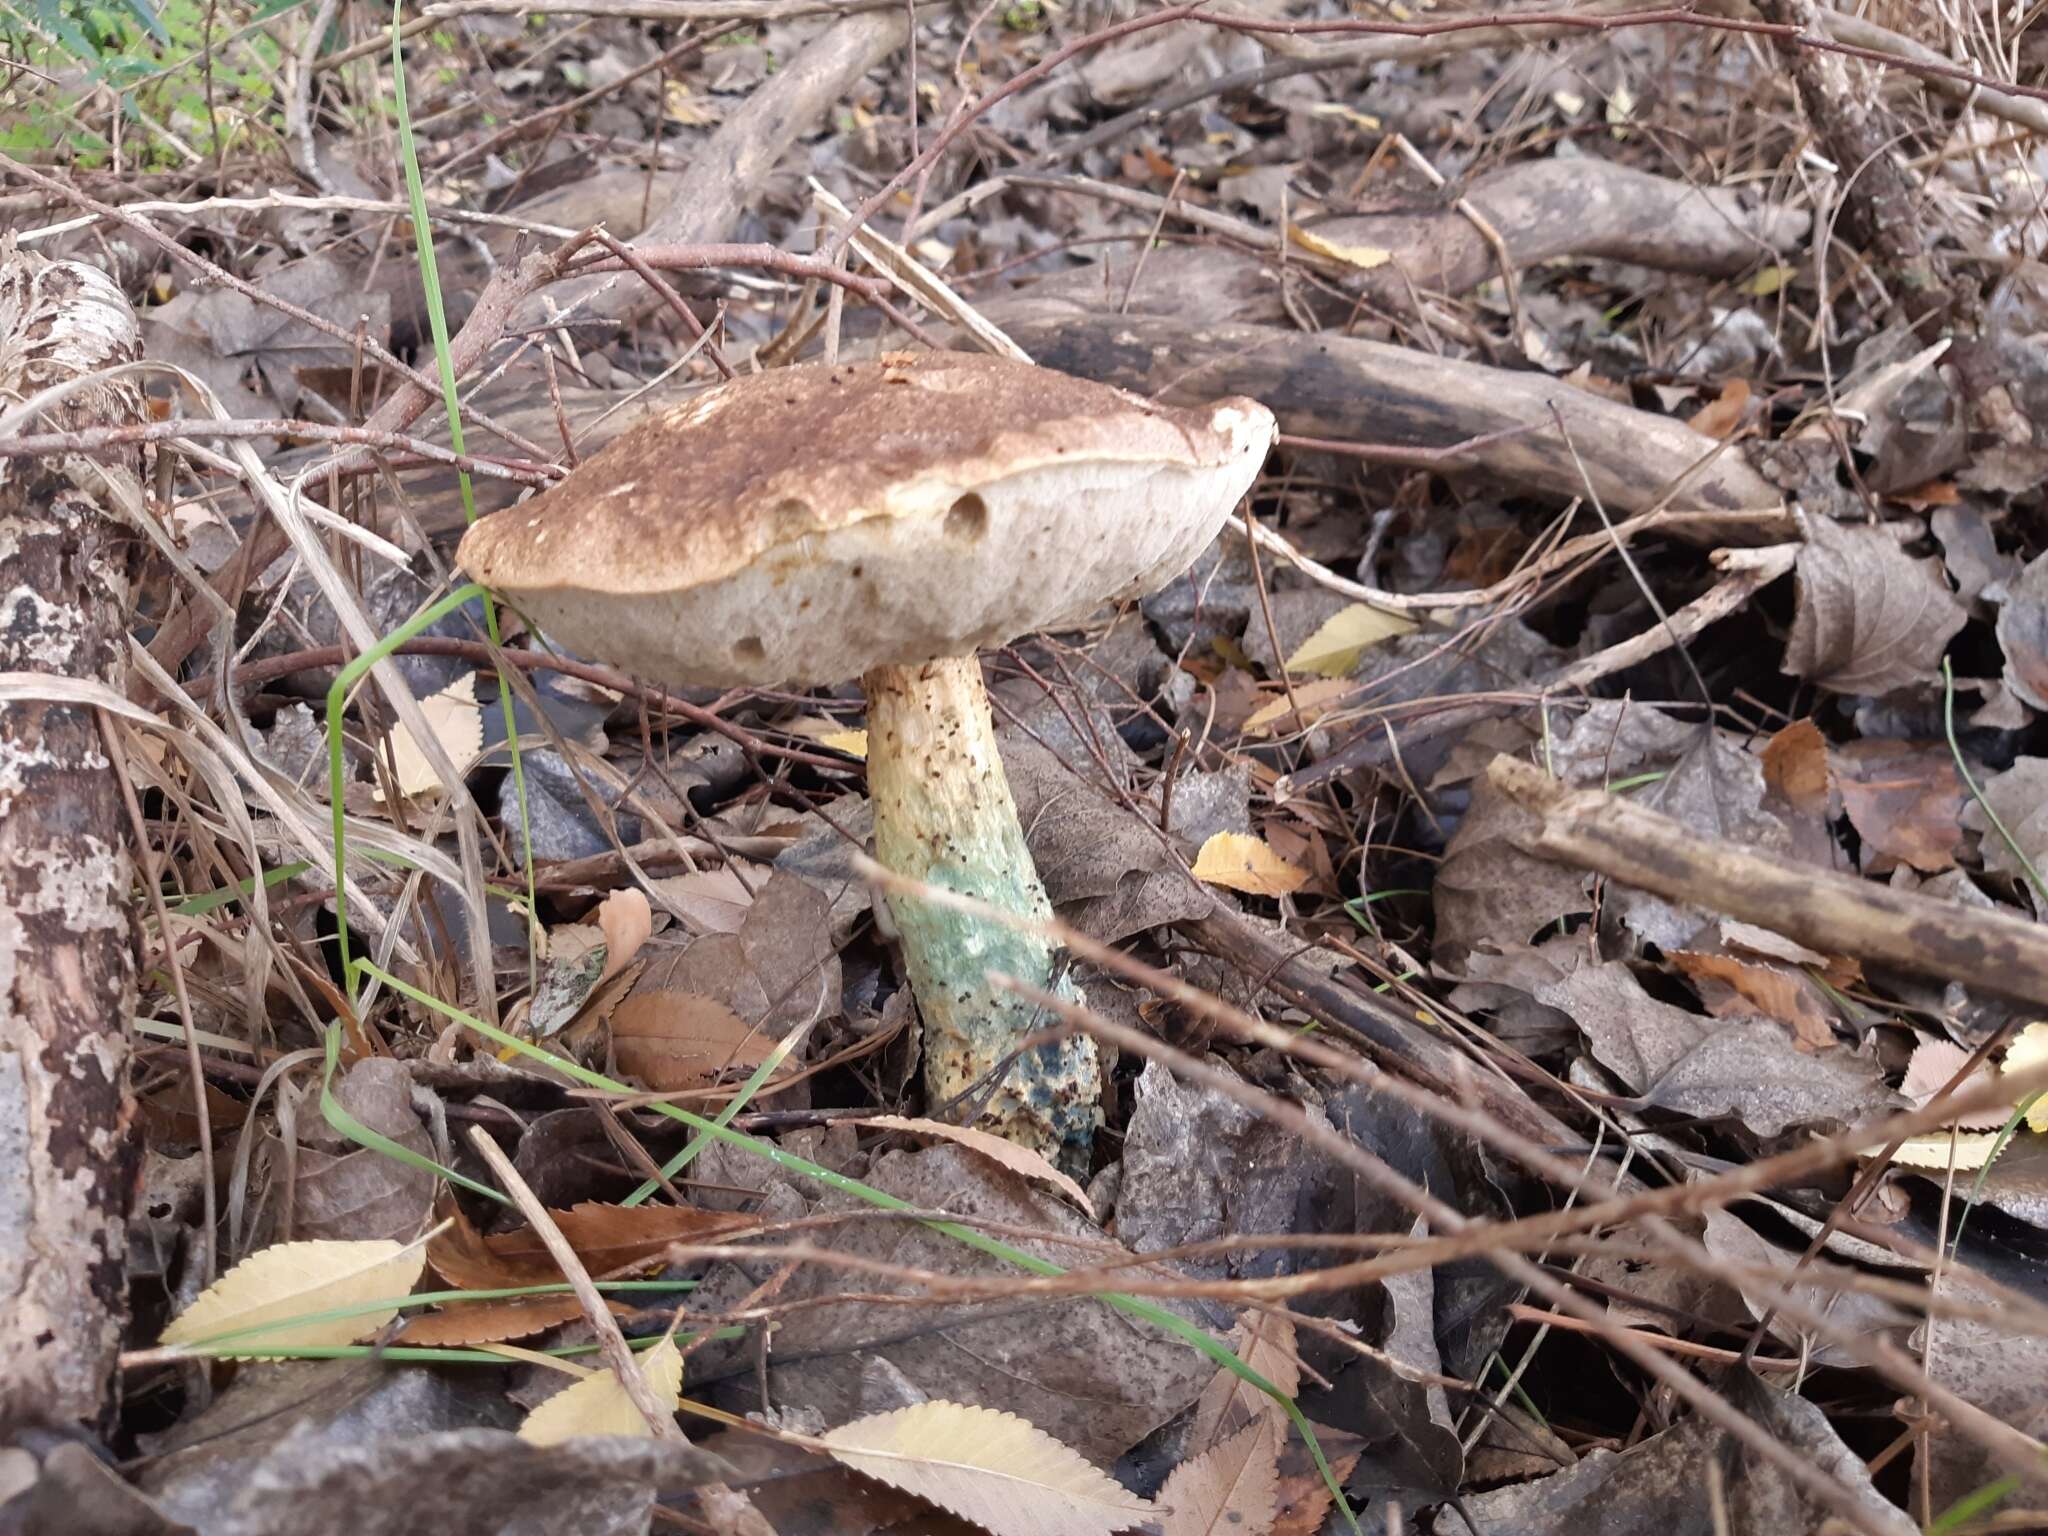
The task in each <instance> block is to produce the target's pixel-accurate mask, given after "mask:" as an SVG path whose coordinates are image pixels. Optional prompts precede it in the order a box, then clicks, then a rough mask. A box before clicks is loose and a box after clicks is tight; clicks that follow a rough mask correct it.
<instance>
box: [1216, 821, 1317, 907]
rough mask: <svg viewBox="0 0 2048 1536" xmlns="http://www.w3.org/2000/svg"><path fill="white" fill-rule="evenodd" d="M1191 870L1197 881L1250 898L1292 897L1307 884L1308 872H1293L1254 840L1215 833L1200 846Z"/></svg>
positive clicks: (1293, 869)
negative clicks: (1224, 888) (1239, 892)
mask: <svg viewBox="0 0 2048 1536" xmlns="http://www.w3.org/2000/svg"><path fill="white" fill-rule="evenodd" d="M1194 870H1195V878H1196V879H1197V880H1206V881H1208V883H1209V884H1211V885H1221V886H1227V887H1228V888H1229V889H1231V890H1233V891H1243V892H1245V893H1246V894H1247V895H1251V896H1287V895H1291V894H1292V893H1293V892H1295V891H1298V890H1300V889H1301V888H1302V886H1303V885H1305V884H1306V883H1307V881H1308V871H1307V870H1305V869H1296V868H1295V867H1294V866H1293V865H1292V864H1290V863H1288V862H1287V861H1286V860H1285V859H1283V858H1281V857H1280V855H1279V854H1277V853H1275V852H1274V851H1273V850H1272V849H1271V848H1268V847H1267V846H1266V845H1265V844H1264V843H1262V842H1260V841H1259V840H1258V839H1257V838H1256V837H1247V836H1246V835H1245V834H1244V833H1242V832H1218V833H1217V834H1216V835H1215V836H1214V837H1212V838H1210V839H1209V841H1207V842H1206V843H1204V844H1202V851H1201V852H1200V853H1199V854H1197V855H1196V856H1195V864H1194Z"/></svg>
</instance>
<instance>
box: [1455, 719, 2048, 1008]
mask: <svg viewBox="0 0 2048 1536" xmlns="http://www.w3.org/2000/svg"><path fill="white" fill-rule="evenodd" d="M1486 776H1487V779H1488V780H1489V782H1491V783H1492V785H1493V787H1494V788H1495V789H1497V790H1499V791H1500V792H1501V793H1502V794H1504V795H1506V796H1507V797H1508V798H1509V799H1510V800H1512V801H1513V802H1514V803H1515V804H1516V805H1518V806H1520V807H1521V808H1522V809H1523V810H1524V811H1527V812H1529V813H1530V820H1529V824H1528V825H1527V826H1526V827H1525V828H1523V829H1521V830H1520V831H1519V832H1518V833H1517V835H1516V842H1517V843H1518V844H1519V845H1520V846H1521V847H1522V848H1523V849H1525V850H1526V851H1527V852H1529V853H1532V854H1534V855H1536V856H1537V857H1538V858H1543V859H1549V860H1551V861H1552V862H1553V863H1559V864H1569V865H1572V866H1574V867H1576V868H1579V869H1589V870H1592V871H1594V872H1595V873H1597V874H1601V875H1605V876H1606V877H1607V878H1609V879H1610V880H1618V881H1620V882H1621V883H1622V884H1624V885H1632V886H1634V887H1636V888H1637V889H1639V890H1644V891H1648V892H1650V893H1651V894H1652V895H1655V896H1662V897H1664V898H1665V899H1666V900H1667V901H1678V902H1684V903H1686V904H1688V905H1690V906H1695V907H1701V908H1704V909H1705V910H1707V911H1709V912H1717V913H1720V914H1721V915H1723V916H1725V917H1733V918H1737V919H1739V920H1740V921H1742V922H1745V923H1755V924H1756V925H1757V926H1758V927H1761V928H1768V929H1770V930H1771V931H1772V932H1773V933H1780V934H1783V935H1784V936H1785V937H1786V938H1788V939H1794V940H1797V941H1798V942H1799V943H1801V944H1805V945H1808V946H1810V947H1812V948H1814V949H1817V950H1819V951H1821V952H1822V953H1823V954H1835V955H1849V956H1852V957H1854V958H1856V959H1858V960H1878V961H1882V962H1884V963H1886V964H1889V965H1896V966H1900V967H1902V968H1903V969H1906V970H1910V971H1918V972H1920V973H1922V974H1924V975H1929V976H1939V977H1943V978H1945V979H1949V980H1953V981H1960V982H1963V983H1965V984H1966V985H1968V986H1972V987H1981V988H1983V989H1985V990H1986V991H1990V992H1997V993H2001V994H2003V995H2004V996H2006V997H2018V998H2024V999H2026V1000H2027V1001H2028V1002H2031V1003H2039V1004H2042V1005H2044V1006H2048V927H2043V926H2042V925H2041V924H2039V923H2030V922H2027V921H2025V920H2023V919H2021V918H2017V917H2012V916H2009V915H2007V914H2006V913H2004V912H1988V911H1978V910H1976V909H1974V908H1970V907H1965V906H1961V905H1959V904H1957V903H1955V902H1950V901H1939V900H1936V899H1935V898H1933V897H1931V896H1919V895H1915V894H1913V893H1912V892H1910V891H1895V890H1892V889H1890V888H1888V887H1886V886H1882V885H1878V884H1876V883H1875V882H1873V881H1869V880H1856V879H1851V878H1850V877H1848V876H1846V875H1837V874H1831V873H1829V872H1828V871H1826V870H1821V869H1811V868H1807V867H1805V866H1803V865H1799V864H1794V863H1792V862H1790V861H1789V860H1786V859H1779V858H1773V857H1771V856H1769V855H1766V854H1761V853H1750V852H1748V851H1746V850H1744V849H1742V848H1738V847H1736V846H1734V845H1733V844H1731V843H1724V842H1719V841H1716V840H1715V839H1713V838H1708V837H1702V836H1700V835H1699V834H1698V833H1696V832H1693V831H1691V830H1689V829H1688V828H1686V827H1685V826H1683V825H1681V824H1680V823H1678V822H1676V821H1674V820H1672V819H1671V818H1670V817H1669V816H1664V815H1661V814H1659V813H1658V812H1656V811H1653V810H1650V809H1649V808H1648V807H1646V806H1642V805H1637V804H1634V803H1633V802H1631V801H1628V800H1624V799H1622V798H1621V797H1620V796H1618V795H1610V794H1607V793H1605V792H1604V791H1602V790H1597V789H1572V788H1570V787H1569V786H1567V785H1564V784H1561V783H1559V782H1558V781H1557V780H1555V779H1553V778H1551V777H1550V775H1548V774H1546V773H1545V772H1544V771H1543V770H1542V769H1540V768H1536V767H1533V766H1531V765H1530V764H1528V763H1525V762H1522V761H1521V760H1520V759H1518V758H1513V757H1506V756H1502V757H1497V758H1495V759H1494V760H1493V763H1492V765H1491V766H1490V767H1489V768H1488V769H1487V772H1486Z"/></svg>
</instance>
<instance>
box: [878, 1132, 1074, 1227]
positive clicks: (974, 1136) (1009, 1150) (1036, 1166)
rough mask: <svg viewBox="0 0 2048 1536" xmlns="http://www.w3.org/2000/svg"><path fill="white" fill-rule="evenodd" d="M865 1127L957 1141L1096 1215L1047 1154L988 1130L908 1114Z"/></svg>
mask: <svg viewBox="0 0 2048 1536" xmlns="http://www.w3.org/2000/svg"><path fill="white" fill-rule="evenodd" d="M862 1124H863V1125H865V1126H867V1127H868V1128H870V1129H873V1130H878V1131H909V1132H912V1133H913V1134H915V1135H919V1136H937V1137H939V1138H941V1139H942V1140H945V1141H952V1142H957V1143H959V1144H960V1145H961V1146H963V1147H967V1148H969V1149H971V1150H972V1151H975V1152H979V1153H980V1154H981V1155H982V1156H983V1157H986V1158H988V1159H989V1160H990V1161H991V1162H997V1163H1001V1164H1002V1165H1003V1166H1004V1167H1005V1168H1007V1169H1009V1170H1010V1172H1012V1173H1016V1174H1021V1175H1023V1176H1024V1177H1025V1178H1027V1179H1035V1180H1036V1181H1038V1182H1039V1183H1041V1184H1050V1185H1051V1186H1052V1187H1053V1188H1054V1189H1056V1190H1058V1191H1059V1192H1060V1193H1061V1194H1063V1195H1065V1196H1066V1197H1067V1198H1068V1199H1069V1200H1071V1201H1073V1202H1074V1204H1075V1205H1077V1206H1079V1207H1080V1208H1081V1209H1082V1210H1084V1211H1086V1212H1087V1213H1088V1214H1089V1215H1091V1216H1092V1215H1094V1214H1095V1207H1094V1206H1092V1205H1091V1204H1089V1201H1088V1191H1087V1190H1085V1189H1083V1188H1082V1187H1081V1186H1080V1185H1079V1184H1076V1183H1075V1182H1074V1181H1073V1179H1071V1178H1069V1177H1068V1176H1067V1175H1066V1174H1064V1173H1061V1172H1060V1171H1059V1169H1057V1168H1055V1167H1053V1165H1052V1164H1051V1163H1049V1162H1047V1161H1046V1160H1045V1157H1044V1154H1042V1153H1038V1152H1034V1151H1032V1150H1031V1148H1029V1147H1021V1146H1019V1145H1018V1144H1017V1143H1016V1142H1014V1141H1006V1140H1004V1139H1003V1138H1002V1137H1001V1136H995V1135H991V1134H990V1133H989V1132H987V1131H977V1130H976V1129H975V1128H974V1127H973V1126H971V1125H947V1124H946V1123H945V1122H944V1121H942V1120H917V1119H912V1118H911V1117H910V1116H908V1115H876V1116H875V1117H874V1118H873V1119H871V1120H866V1121H863V1122H862Z"/></svg>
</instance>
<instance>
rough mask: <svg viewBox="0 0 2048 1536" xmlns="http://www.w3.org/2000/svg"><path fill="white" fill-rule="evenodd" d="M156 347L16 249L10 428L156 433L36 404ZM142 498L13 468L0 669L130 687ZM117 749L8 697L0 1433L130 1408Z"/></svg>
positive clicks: (117, 306)
mask: <svg viewBox="0 0 2048 1536" xmlns="http://www.w3.org/2000/svg"><path fill="white" fill-rule="evenodd" d="M140 350H141V346H140V341H139V337H138V333H137V329H136V323H135V315H134V312H133V311H132V310H131V309H130V308H129V307H128V301H127V300H126V299H125V298H124V297H123V296H122V294H121V292H120V290H119V289H118V288H116V287H115V286H114V284H113V283H112V281H111V280H109V279H108V278H107V277H106V276H105V275H104V274H102V273H101V272H99V271H98V270H97V269H95V268H92V267H88V266H84V265H82V264H80V263H76V262H51V261H47V260H45V259H44V258H42V257H40V256H36V255H33V254H30V253H26V252H16V251H15V250H13V249H12V247H11V245H0V432H16V431H21V430H23V429H24V427H25V426H31V425H32V426H39V427H45V428H48V427H55V428H59V429H63V428H71V427H80V426H87V425H99V424H104V423H106V422H108V421H111V420H128V419H138V418H139V417H140V414H141V397H140V394H139V393H138V391H137V390H136V389H135V387H134V386H133V385H132V384H130V383H128V382H126V381H116V382H112V383H107V382H95V383H93V384H91V385H88V386H87V387H85V388H83V389H81V390H76V391H74V392H71V393H68V394H67V395H66V396H65V397H64V398H62V399H60V400H57V401H55V402H52V403H50V404H49V405H48V408H47V409H30V410H23V409H22V406H23V405H24V403H25V402H29V401H33V400H34V399H35V398H36V397H37V396H38V395H40V394H43V393H45V392H46V391H50V390H51V389H52V388H53V387H61V386H65V385H69V384H73V383H75V381H77V380H79V379H81V378H83V377H85V376H87V375H90V374H93V373H96V372H98V371H100V370H102V369H105V368H107V367H109V366H110V365H113V364H118V363H123V362H128V361H131V360H133V359H134V358H135V357H136V356H137V355H139V353H140ZM17 418H29V420H18V419H17ZM124 503H125V504H126V505H128V506H130V507H136V508H139V506H140V488H139V485H138V483H137V481H136V479H135V477H134V476H133V475H131V474H129V473H128V471H127V470H126V469H125V468H123V467H121V466H118V465H114V464H108V463H102V462H98V461H95V460H90V459H86V458H83V457H80V456H52V457H49V458H45V459H41V460H16V459H9V460H0V674H4V673H15V674H22V673H28V674H41V675H51V676H57V677H71V678H91V679H93V680H96V681H98V682H101V683H104V684H106V685H107V686H108V687H110V688H112V689H114V690H115V691H116V692H119V691H121V690H122V689H123V686H124V683H125V679H126V673H127V663H126V657H127V645H128V636H127V622H128V618H129V603H128V581H129V571H128V562H129V553H130V551H131V550H132V549H133V548H134V539H133V537H132V536H131V535H130V534H129V532H128V531H127V529H126V528H125V527H123V526H122V523H121V513H120V510H119V509H120V507H121V506H122V505H123V504H124ZM112 750H113V748H112V747H111V746H110V744H109V743H108V742H107V741H106V740H104V739H103V737H102V735H101V731H100V726H99V722H98V720H97V718H96V717H95V714H94V712H93V711H92V710H91V709H88V708H85V707H83V706H79V705H71V704H55V703H40V702H26V703H12V704H6V705H0V1441H5V1440H8V1439H11V1438H12V1437H13V1435H14V1434H15V1433H16V1432H17V1431H19V1430H21V1429H22V1428H24V1427H27V1426H29V1425H32V1424H48V1425H67V1426H68V1425H73V1424H81V1423H82V1424H86V1425H98V1424H102V1423H104V1422H105V1421H106V1420H107V1419H108V1418H109V1416H110V1414H111V1412H112V1408H113V1404H114V1400H115V1394H114V1366H115V1358H116V1356H117V1354H118V1352H119V1350H120V1348H121V1342H122V1337H121V1336H122V1329H123V1326H124V1324H125V1322H126V1319H127V1267H126V1262H125V1260H126V1254H127V1249H128V1235H127V1218H128V1206H129V1201H130V1193H131V1187H132V1184H133V1174H134V1170H135V1159H136V1145H135V1143H134V1141H133V1139H132V1138H131V1137H130V1136H129V1134H128V1132H129V1126H130V1121H131V1119H132V1118H133V1113H134V1104H133V1101H132V1099H131V1098H130V1096H129V1089H128V1042H127V1021H128V1020H129V1019H130V1018H131V1017H132V1016H133V1015H134V1012H135V963H134V928H133V919H132V917H131V915H130V912H131V903H132V899H133V897H132V891H133V886H134V863H133V858H132V855H131V850H130V848H129V846H128V841H127V838H128V821H127V819H126V816H125V814H124V811H123V804H122V799H121V789H120V781H119V780H118V779H117V778H116V776H115V772H114V766H113V763H112V761H111V759H110V757H109V755H108V754H109V752H110V751H112Z"/></svg>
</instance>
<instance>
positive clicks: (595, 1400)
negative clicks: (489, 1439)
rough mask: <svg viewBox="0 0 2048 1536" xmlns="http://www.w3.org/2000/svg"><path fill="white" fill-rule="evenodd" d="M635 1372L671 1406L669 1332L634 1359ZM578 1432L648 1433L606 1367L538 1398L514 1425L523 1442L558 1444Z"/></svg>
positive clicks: (677, 1358)
mask: <svg viewBox="0 0 2048 1536" xmlns="http://www.w3.org/2000/svg"><path fill="white" fill-rule="evenodd" d="M635 1363H636V1364H637V1365H638V1366H639V1367H640V1375H641V1378H642V1379H643V1380H644V1381H645V1382H646V1383H647V1385H648V1386H650V1387H652V1388H653V1389H654V1396H655V1398H656V1399H657V1400H658V1401H660V1402H662V1403H664V1404H666V1405H667V1407H668V1410H669V1412H671V1413H673V1412H675V1408H676V1404H677V1403H678V1402H680V1401H681V1400H682V1396H683V1352H682V1351H681V1350H679V1349H677V1348H676V1341H675V1340H674V1339H673V1338H668V1339H663V1340H662V1341H661V1342H660V1343H659V1344H657V1345H655V1346H654V1348H652V1349H650V1350H648V1351H647V1353H645V1354H644V1355H642V1356H640V1358H639V1359H638V1360H637V1361H636V1362H635ZM579 1435H629V1436H632V1437H633V1438H634V1439H638V1440H651V1439H653V1438H654V1427H653V1426H652V1425H651V1424H649V1423H648V1422H647V1418H646V1415H644V1414H642V1413H641V1412H640V1410H639V1409H638V1408H636V1407H635V1406H634V1405H633V1399H632V1398H630V1397H628V1396H627V1395H626V1388H625V1385H624V1383H622V1382H621V1381H620V1380H619V1378H618V1377H617V1376H615V1375H614V1374H613V1373H612V1372H610V1371H593V1372H591V1373H590V1374H589V1375H588V1376H586V1377H584V1378H583V1379H582V1380H581V1381H578V1382H574V1383H572V1384H570V1385H569V1386H567V1387H564V1388H563V1389H562V1390H561V1391H559V1392H557V1393H556V1394H555V1395H554V1396H553V1397H551V1398H549V1399H548V1400H547V1401H546V1402H544V1403H542V1404H541V1405H540V1406H539V1407H538V1408H536V1409H534V1410H533V1412H531V1413H529V1414H528V1415H527V1416H526V1421H525V1422H524V1423H522V1424H521V1425H520V1426H519V1438H520V1439H522V1440H524V1441H525V1442H526V1443H527V1444H529V1445H559V1444H560V1443H561V1442H562V1441H564V1440H573V1439H575V1438H577V1437H578V1436H579Z"/></svg>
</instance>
